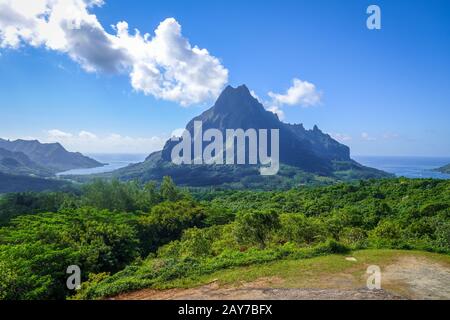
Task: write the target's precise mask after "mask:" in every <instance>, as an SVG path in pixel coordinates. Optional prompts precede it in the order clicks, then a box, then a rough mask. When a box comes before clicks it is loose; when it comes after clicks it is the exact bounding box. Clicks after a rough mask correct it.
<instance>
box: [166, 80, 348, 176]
mask: <svg viewBox="0 0 450 320" xmlns="http://www.w3.org/2000/svg"><path fill="white" fill-rule="evenodd" d="M195 121H201V122H202V124H203V130H207V129H218V130H220V131H221V132H222V134H223V135H224V137H225V133H226V130H227V129H243V130H247V129H256V130H259V129H268V130H270V129H279V130H280V162H281V163H284V164H286V165H290V166H294V167H297V168H299V169H302V170H304V171H307V172H312V173H317V174H323V175H327V174H330V173H331V172H332V170H333V165H332V161H333V160H337V161H350V160H351V159H350V149H349V148H348V147H347V146H344V145H342V144H340V143H339V142H337V141H335V140H333V139H332V138H331V137H330V136H329V135H327V134H324V133H323V132H322V131H320V130H319V129H318V128H317V126H315V127H314V129H313V130H305V128H304V127H303V125H301V124H300V125H291V124H286V123H283V122H281V121H280V120H279V119H278V117H277V116H276V115H275V114H274V113H272V112H269V111H267V110H265V108H264V106H263V105H262V104H261V103H260V102H258V100H256V99H255V98H254V97H253V96H252V95H251V94H250V91H249V90H248V88H247V87H246V86H240V87H238V88H232V87H230V86H229V87H227V88H226V89H225V90H224V91H223V93H222V94H221V95H220V97H219V98H218V100H217V102H216V103H215V105H214V106H213V107H212V108H211V109H209V110H207V111H205V112H204V113H203V114H201V115H200V116H198V117H196V118H194V119H192V120H191V121H190V122H189V123H188V125H187V126H186V129H187V130H188V131H189V132H190V133H191V135H192V136H193V134H194V122H195ZM177 143H178V142H174V141H168V142H167V143H166V145H165V147H164V149H163V152H162V158H163V159H164V160H166V161H171V151H172V148H173V147H174V146H175V145H176V144H177ZM206 145H207V144H204V145H203V148H205V147H206Z"/></svg>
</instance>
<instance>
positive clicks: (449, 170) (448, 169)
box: [436, 164, 450, 174]
mask: <svg viewBox="0 0 450 320" xmlns="http://www.w3.org/2000/svg"><path fill="white" fill-rule="evenodd" d="M436 171H439V172H442V173H448V174H450V164H448V165H446V166H443V167H441V168H438V169H436Z"/></svg>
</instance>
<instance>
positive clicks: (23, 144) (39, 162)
mask: <svg viewBox="0 0 450 320" xmlns="http://www.w3.org/2000/svg"><path fill="white" fill-rule="evenodd" d="M0 149H3V150H6V151H10V152H13V153H14V154H15V156H11V157H8V158H7V159H12V160H6V162H7V165H6V166H5V167H6V168H12V169H11V170H13V168H14V166H15V165H17V166H22V165H25V162H26V163H28V164H29V165H30V166H31V167H32V168H30V169H31V171H33V170H34V169H35V168H36V166H40V167H42V168H45V170H48V171H50V172H51V173H57V172H63V171H67V170H72V169H84V168H95V167H100V166H102V165H103V164H102V163H100V162H98V161H96V160H94V159H91V158H88V157H86V156H84V155H82V154H81V153H78V152H68V151H67V150H66V149H64V147H63V146H62V145H61V144H59V143H40V142H39V141H37V140H30V141H29V140H16V141H9V140H3V139H0ZM23 155H25V156H26V157H27V158H28V160H27V159H25V158H24V157H23ZM18 158H21V159H22V160H23V161H22V160H20V159H18ZM30 161H31V162H30ZM0 169H1V168H0ZM4 172H5V171H4ZM6 173H15V172H14V170H13V171H6Z"/></svg>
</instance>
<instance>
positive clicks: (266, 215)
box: [234, 210, 279, 248]
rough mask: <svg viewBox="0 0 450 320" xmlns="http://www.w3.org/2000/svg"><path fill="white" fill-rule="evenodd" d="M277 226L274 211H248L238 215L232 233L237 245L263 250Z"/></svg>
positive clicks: (276, 216)
mask: <svg viewBox="0 0 450 320" xmlns="http://www.w3.org/2000/svg"><path fill="white" fill-rule="evenodd" d="M278 226H279V219H278V213H276V212H275V211H274V210H266V211H250V212H245V213H239V214H238V216H237V219H236V228H235V231H234V232H235V236H236V239H237V241H238V242H239V243H241V244H256V245H258V246H259V247H260V248H265V247H266V243H267V240H268V239H269V238H270V237H271V236H272V231H273V230H274V229H275V228H276V227H278Z"/></svg>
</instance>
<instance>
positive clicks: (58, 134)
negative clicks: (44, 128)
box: [48, 129, 72, 139]
mask: <svg viewBox="0 0 450 320" xmlns="http://www.w3.org/2000/svg"><path fill="white" fill-rule="evenodd" d="M48 136H49V137H51V138H53V139H69V138H72V134H70V133H67V132H64V131H61V130H58V129H53V130H49V131H48Z"/></svg>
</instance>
